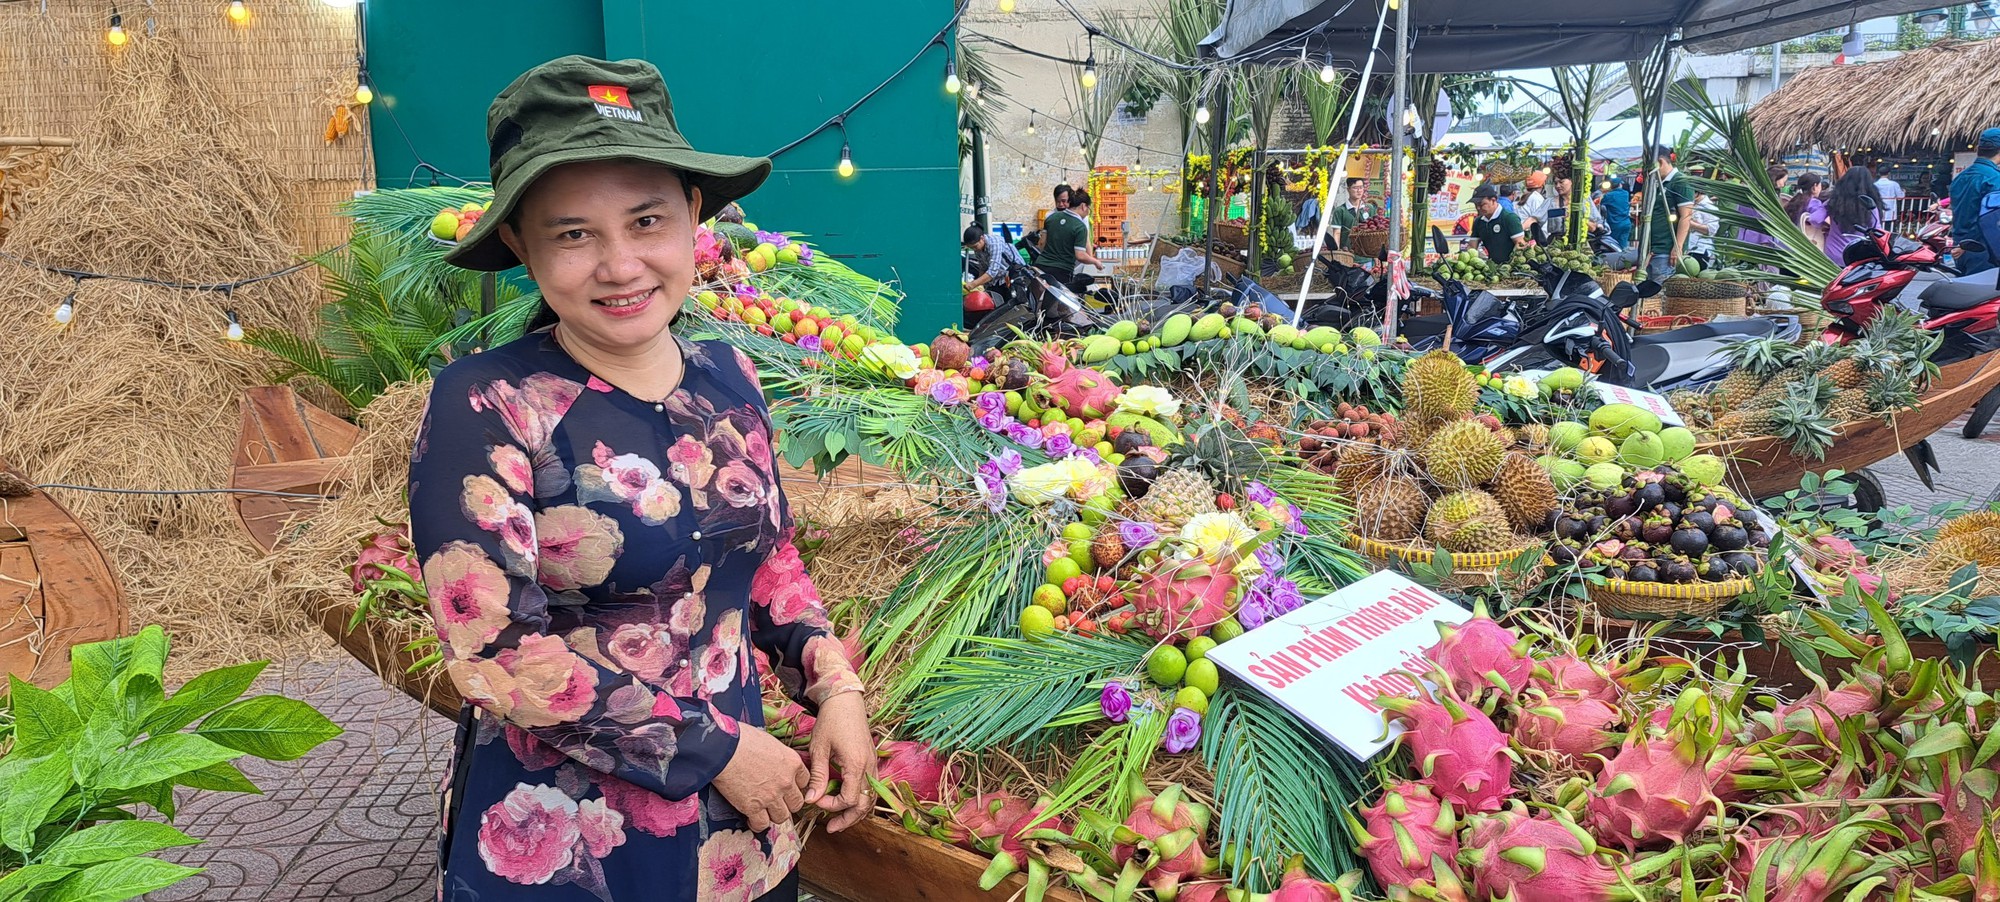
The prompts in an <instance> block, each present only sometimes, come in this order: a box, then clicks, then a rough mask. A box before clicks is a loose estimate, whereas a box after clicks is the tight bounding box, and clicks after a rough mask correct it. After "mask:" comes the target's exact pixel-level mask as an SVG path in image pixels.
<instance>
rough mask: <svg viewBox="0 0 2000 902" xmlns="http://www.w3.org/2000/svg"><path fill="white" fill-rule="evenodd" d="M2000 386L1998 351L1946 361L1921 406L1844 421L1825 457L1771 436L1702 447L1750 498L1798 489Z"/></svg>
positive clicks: (1935, 425)
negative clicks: (1813, 476)
mask: <svg viewBox="0 0 2000 902" xmlns="http://www.w3.org/2000/svg"><path fill="white" fill-rule="evenodd" d="M1996 386H2000V351H1994V352H1988V353H1986V354H1982V355H1980V356H1978V357H1974V358H1972V359H1971V360H1962V361H1959V362H1957V363H1953V364H1947V365H1946V366H1944V367H1943V368H1942V370H1941V371H1940V373H1939V375H1938V378H1937V379H1936V380H1934V382H1933V388H1932V389H1931V391H1930V392H1929V393H1927V394H1925V395H1924V396H1923V398H1922V400H1921V401H1920V402H1919V403H1918V405H1917V406H1915V407H1912V408H1908V409H1905V410H1903V411H1901V412H1898V413H1897V414H1896V415H1895V416H1894V417H1892V418H1890V419H1888V420H1887V421H1885V420H1883V419H1881V418H1875V417H1871V418H1869V419H1865V420H1855V421H1852V422H1848V423H1843V424H1841V425H1840V426H1839V427H1838V429H1837V432H1838V438H1837V439H1836V440H1835V441H1834V443H1833V446H1832V447H1831V448H1830V449H1829V450H1828V451H1827V453H1826V457H1825V458H1824V459H1821V460H1813V459H1810V458H1806V457H1802V456H1800V455H1799V454H1797V453H1796V452H1795V451H1793V450H1792V449H1791V447H1790V446H1788V445H1787V444H1786V442H1785V441H1784V440H1783V439H1780V438H1777V437H1776V436H1769V435H1753V436H1746V437H1744V438H1738V439H1727V440H1723V441H1715V442H1708V443H1705V444H1703V445H1701V446H1700V447H1699V448H1698V450H1699V451H1700V452H1701V453H1705V454H1713V455H1716V456H1717V457H1722V458H1725V459H1727V460H1728V461H1729V462H1730V467H1729V484H1730V485H1731V487H1733V488H1735V489H1736V490H1737V491H1739V492H1742V493H1743V494H1744V495H1745V496H1746V497H1751V498H1763V497H1769V496H1772V495H1777V494H1781V493H1783V492H1785V491H1788V490H1790V489H1794V488H1797V487H1798V484H1799V478H1800V477H1801V476H1804V475H1805V474H1806V473H1822V472H1825V471H1828V470H1843V471H1846V472H1850V473H1851V472H1854V471H1856V470H1859V469H1861V468H1862V467H1865V466H1868V465H1870V464H1873V463H1876V462H1878V461H1882V460H1887V459H1888V458H1890V457H1894V456H1895V455H1897V454H1899V453H1901V452H1902V451H1903V450H1904V449H1906V448H1909V447H1911V446H1914V445H1915V444H1917V443H1918V442H1920V441H1923V440H1924V439H1926V438H1929V437H1930V435H1931V434H1932V433H1934V432H1936V431H1938V430H1939V429H1942V428H1944V427H1945V426H1946V425H1947V424H1949V423H1950V422H1951V421H1952V420H1954V419H1957V418H1958V417H1959V415H1961V414H1963V413H1965V412H1966V411H1967V410H1970V409H1971V408H1972V405H1973V404H1975V403H1977V402H1978V401H1979V399H1980V398H1981V397H1984V396H1985V394H1986V393H1987V392H1988V391H1990V390H1992V389H1993V388H1995V387H1996Z"/></svg>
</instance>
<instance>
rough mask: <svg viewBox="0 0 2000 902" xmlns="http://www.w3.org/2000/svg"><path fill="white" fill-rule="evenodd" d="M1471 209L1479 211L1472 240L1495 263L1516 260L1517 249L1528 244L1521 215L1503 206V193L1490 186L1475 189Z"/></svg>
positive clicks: (1473, 228)
mask: <svg viewBox="0 0 2000 902" xmlns="http://www.w3.org/2000/svg"><path fill="white" fill-rule="evenodd" d="M1472 206H1473V209H1475V210H1478V211H1479V217H1478V218H1476V219H1474V220H1473V221H1472V238H1473V240H1475V241H1478V242H1479V243H1480V245H1481V246H1483V247H1485V248H1486V256H1487V258H1488V259H1490V260H1492V261H1493V262H1495V263H1506V262H1507V261H1509V260H1512V259H1514V249H1515V248H1517V247H1520V246H1522V245H1525V244H1527V243H1528V234H1527V232H1526V231H1524V230H1522V228H1521V216H1520V214H1518V213H1514V212H1512V211H1509V210H1507V209H1504V208H1502V207H1501V206H1500V192H1499V191H1496V190H1494V188H1493V185H1492V184H1491V183H1489V182H1481V183H1480V185H1479V187H1477V188H1474V189H1472Z"/></svg>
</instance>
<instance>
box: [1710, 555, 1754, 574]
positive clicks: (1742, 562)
mask: <svg viewBox="0 0 2000 902" xmlns="http://www.w3.org/2000/svg"><path fill="white" fill-rule="evenodd" d="M1717 557H1719V558H1721V559H1722V562H1723V563H1724V564H1727V565H1728V566H1729V569H1730V571H1731V572H1733V573H1735V574H1736V575H1737V576H1749V575H1750V574H1752V573H1755V572H1756V571H1757V557H1756V556H1755V555H1752V554H1750V553H1749V552H1746V551H1728V552H1724V553H1722V554H1720V555H1717Z"/></svg>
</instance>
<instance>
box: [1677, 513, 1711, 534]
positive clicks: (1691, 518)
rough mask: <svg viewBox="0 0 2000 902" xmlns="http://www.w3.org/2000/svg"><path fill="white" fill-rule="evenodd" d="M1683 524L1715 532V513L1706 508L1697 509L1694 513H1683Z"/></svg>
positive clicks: (1703, 530)
mask: <svg viewBox="0 0 2000 902" xmlns="http://www.w3.org/2000/svg"><path fill="white" fill-rule="evenodd" d="M1681 524H1682V525H1684V526H1689V527H1693V528H1695V529H1699V530H1701V531H1702V532H1714V531H1715V515H1714V514H1711V513H1709V512H1708V511H1705V510H1696V511H1694V512H1692V513H1687V514H1682V515H1681Z"/></svg>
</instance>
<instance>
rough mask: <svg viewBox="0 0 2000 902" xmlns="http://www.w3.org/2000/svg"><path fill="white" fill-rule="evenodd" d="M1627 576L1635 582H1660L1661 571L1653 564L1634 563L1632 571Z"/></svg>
mask: <svg viewBox="0 0 2000 902" xmlns="http://www.w3.org/2000/svg"><path fill="white" fill-rule="evenodd" d="M1625 578H1626V579H1629V580H1631V581H1633V582H1635V583H1653V582H1659V581H1660V571H1658V570H1656V569H1654V568H1653V565H1652V564H1633V565H1632V571H1631V572H1630V573H1629V574H1627V575H1626V577H1625Z"/></svg>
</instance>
